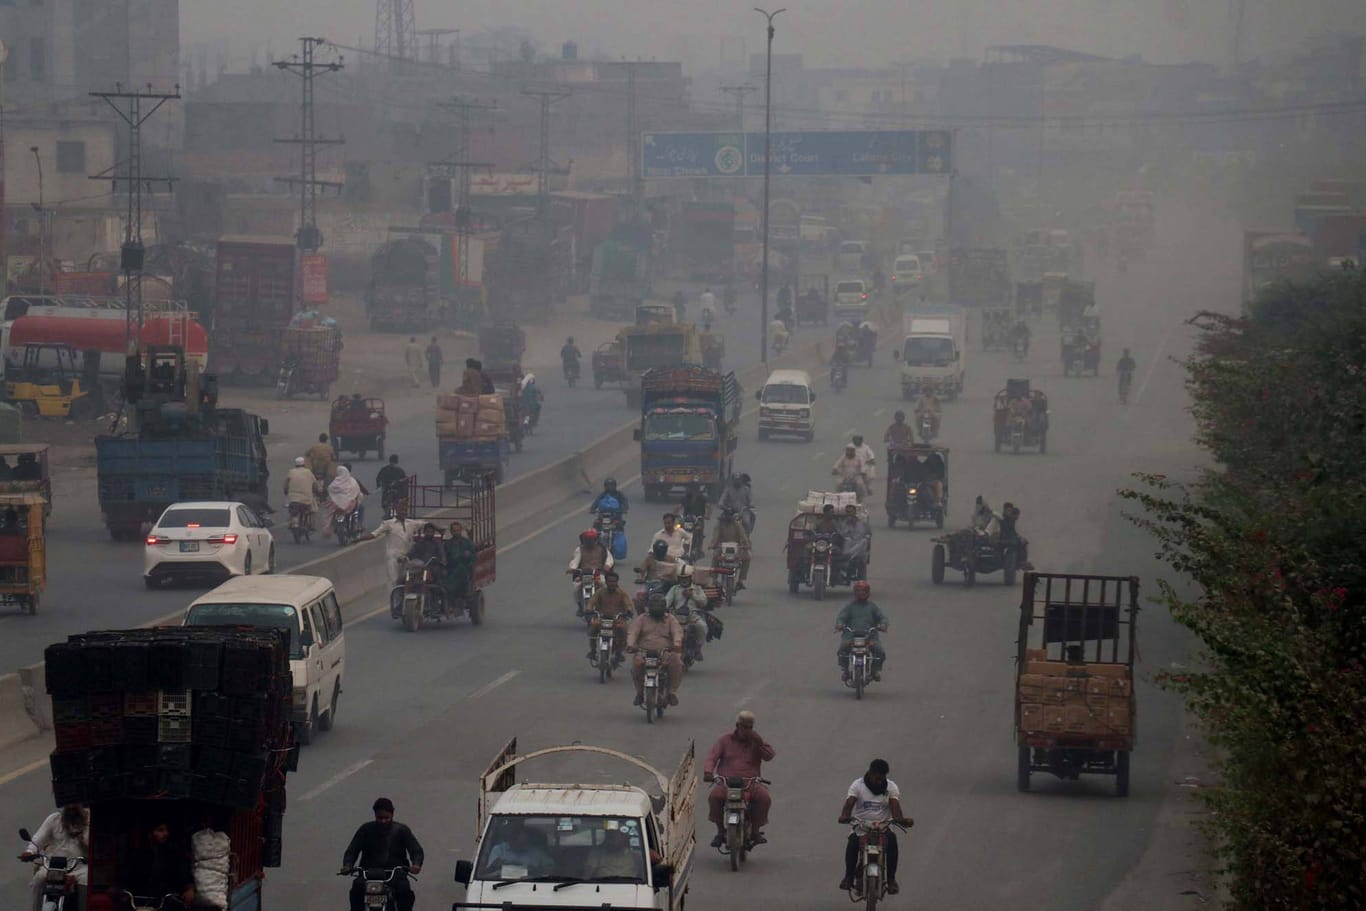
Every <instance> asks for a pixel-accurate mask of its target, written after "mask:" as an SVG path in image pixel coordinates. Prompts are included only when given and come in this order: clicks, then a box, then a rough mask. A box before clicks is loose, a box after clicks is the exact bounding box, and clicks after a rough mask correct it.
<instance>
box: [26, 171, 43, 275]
mask: <svg viewBox="0 0 1366 911" xmlns="http://www.w3.org/2000/svg"><path fill="white" fill-rule="evenodd" d="M28 150H29V151H30V152H32V153H33V160H34V161H36V162H38V218H39V221H38V294H39V295H45V294H47V207H46V206H44V205H43V157H42V156H41V155H39V154H38V147H37V146H29V149H28Z"/></svg>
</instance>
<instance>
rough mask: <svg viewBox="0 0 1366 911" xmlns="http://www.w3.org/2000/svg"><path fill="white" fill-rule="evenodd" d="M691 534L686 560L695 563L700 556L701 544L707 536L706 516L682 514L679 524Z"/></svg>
mask: <svg viewBox="0 0 1366 911" xmlns="http://www.w3.org/2000/svg"><path fill="white" fill-rule="evenodd" d="M680 527H681V528H682V529H683V530H684V531H686V532H687V533H688V534H689V535H690V536H691V539H690V540H691V548H690V549H689V551H688V555H687V558H686V559H687V560H688V561H689V562H692V563H696V562H697V561H698V560H699V559H701V557H702V553H703V550H702V545H703V543H704V542H705V541H706V536H707V518H706V516H686V515H685V516H684V517H683V522H682V524H681V526H680Z"/></svg>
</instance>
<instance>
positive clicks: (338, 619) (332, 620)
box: [323, 592, 345, 639]
mask: <svg viewBox="0 0 1366 911" xmlns="http://www.w3.org/2000/svg"><path fill="white" fill-rule="evenodd" d="M323 620H324V621H325V622H326V623H327V625H328V626H329V627H331V629H332V633H331V635H332V638H333V639H335V638H336V637H338V636H340V635H341V631H342V628H343V627H344V626H345V624H344V623H343V622H342V613H341V605H339V604H338V603H337V593H336V592H328V593H327V594H326V595H324V596H323Z"/></svg>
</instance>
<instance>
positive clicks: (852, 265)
mask: <svg viewBox="0 0 1366 911" xmlns="http://www.w3.org/2000/svg"><path fill="white" fill-rule="evenodd" d="M867 255H868V244H866V243H865V242H863V241H861V240H846V241H844V242H843V243H841V244H840V251H839V252H838V253H836V254H835V269H836V270H837V271H839V272H853V273H854V274H855V275H857V274H859V273H860V272H862V271H863V268H864V265H865V264H866V263H867V259H866V257H867Z"/></svg>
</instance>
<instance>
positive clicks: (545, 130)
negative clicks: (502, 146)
mask: <svg viewBox="0 0 1366 911" xmlns="http://www.w3.org/2000/svg"><path fill="white" fill-rule="evenodd" d="M522 94H523V95H530V96H531V97H533V98H535V99H537V100H538V101H539V102H540V103H541V154H540V156H539V157H538V159H537V162H536V214H537V215H539V216H541V217H542V218H544V217H545V213H546V208H547V206H548V205H549V203H550V106H551V105H552V104H555V103H557V102H560V101H564V100H565V99H566V98H568V97H569V96H570V95H572V94H574V93H573V92H571V91H569V90H568V89H522Z"/></svg>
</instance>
